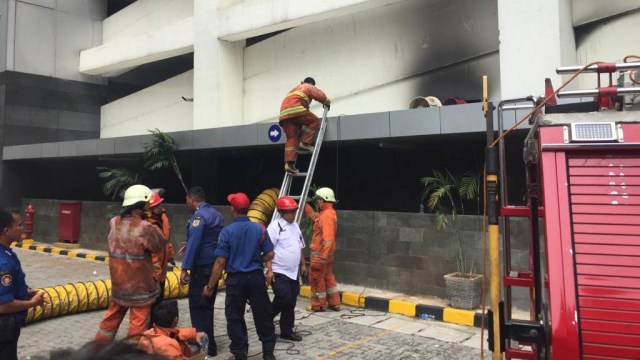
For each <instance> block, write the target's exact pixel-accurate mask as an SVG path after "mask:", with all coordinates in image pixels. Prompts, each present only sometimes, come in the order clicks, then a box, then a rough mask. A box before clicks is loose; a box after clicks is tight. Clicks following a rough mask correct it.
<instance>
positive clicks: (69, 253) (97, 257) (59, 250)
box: [11, 243, 109, 264]
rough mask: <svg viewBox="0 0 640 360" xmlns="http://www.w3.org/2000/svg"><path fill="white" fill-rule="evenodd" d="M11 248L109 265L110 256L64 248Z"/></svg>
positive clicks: (28, 246) (25, 246) (24, 246)
mask: <svg viewBox="0 0 640 360" xmlns="http://www.w3.org/2000/svg"><path fill="white" fill-rule="evenodd" d="M11 247H14V248H18V249H24V250H33V251H37V252H42V253H47V254H52V255H62V256H68V257H72V258H80V259H86V260H90V261H102V262H105V263H107V264H108V263H109V257H108V256H103V255H96V254H87V253H83V252H79V251H76V250H69V249H63V248H59V247H53V246H45V245H30V244H21V243H13V244H11Z"/></svg>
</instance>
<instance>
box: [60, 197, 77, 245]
mask: <svg viewBox="0 0 640 360" xmlns="http://www.w3.org/2000/svg"><path fill="white" fill-rule="evenodd" d="M81 210H82V202H81V201H64V202H61V203H60V214H59V218H60V220H59V223H58V224H59V225H58V239H59V241H60V242H64V243H77V242H78V240H80V212H81Z"/></svg>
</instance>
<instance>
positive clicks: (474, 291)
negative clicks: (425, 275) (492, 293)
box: [444, 272, 483, 310]
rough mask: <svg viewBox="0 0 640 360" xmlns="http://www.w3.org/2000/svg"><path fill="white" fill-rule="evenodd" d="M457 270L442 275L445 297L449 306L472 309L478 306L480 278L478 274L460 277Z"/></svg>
mask: <svg viewBox="0 0 640 360" xmlns="http://www.w3.org/2000/svg"><path fill="white" fill-rule="evenodd" d="M460 275H461V274H460V273H459V272H455V273H451V274H447V275H445V276H444V284H445V287H446V290H447V298H449V300H450V301H451V306H452V307H454V308H457V309H465V310H473V309H476V308H477V307H478V306H480V300H481V298H482V279H483V276H482V275H480V274H471V275H470V277H467V276H465V277H461V276H460Z"/></svg>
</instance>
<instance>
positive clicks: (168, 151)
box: [144, 129, 187, 193]
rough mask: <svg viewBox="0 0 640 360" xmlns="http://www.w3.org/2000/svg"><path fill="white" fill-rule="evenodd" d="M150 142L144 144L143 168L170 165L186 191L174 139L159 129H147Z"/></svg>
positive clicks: (157, 168)
mask: <svg viewBox="0 0 640 360" xmlns="http://www.w3.org/2000/svg"><path fill="white" fill-rule="evenodd" d="M149 132H150V133H151V142H149V143H146V144H144V161H145V164H144V166H145V168H147V169H149V170H151V171H153V170H159V169H165V168H168V167H171V168H172V169H173V172H175V174H176V176H177V177H178V181H180V185H182V188H183V189H184V192H185V193H186V192H187V186H186V185H185V183H184V180H183V178H182V173H181V172H180V167H179V166H178V161H177V160H176V156H175V151H176V150H177V149H178V147H177V146H176V142H175V140H174V139H173V138H172V137H171V135H169V134H165V133H163V132H162V131H160V130H159V129H154V130H149Z"/></svg>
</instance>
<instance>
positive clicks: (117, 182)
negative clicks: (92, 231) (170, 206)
mask: <svg viewBox="0 0 640 360" xmlns="http://www.w3.org/2000/svg"><path fill="white" fill-rule="evenodd" d="M149 132H150V133H151V142H149V143H146V144H144V154H143V160H144V165H143V166H142V169H139V170H130V169H126V168H122V167H119V168H108V167H97V168H96V170H97V172H98V176H99V177H100V178H102V179H104V180H105V182H104V184H103V185H102V192H103V193H104V194H105V195H106V196H107V197H110V198H112V199H118V198H122V195H123V194H124V191H125V190H126V189H127V188H128V187H129V186H131V185H134V184H140V183H142V182H143V179H144V177H145V176H146V175H147V172H148V171H153V170H159V169H165V168H168V167H171V168H172V169H173V171H174V172H175V174H176V176H177V177H178V181H180V185H182V188H183V189H184V191H185V193H186V192H187V186H186V185H185V183H184V180H183V179H182V173H181V172H180V167H179V166H178V161H177V160H176V156H175V151H176V150H177V146H176V142H175V140H174V139H173V138H172V137H171V135H169V134H165V133H163V132H162V131H160V130H158V129H155V130H149Z"/></svg>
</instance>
